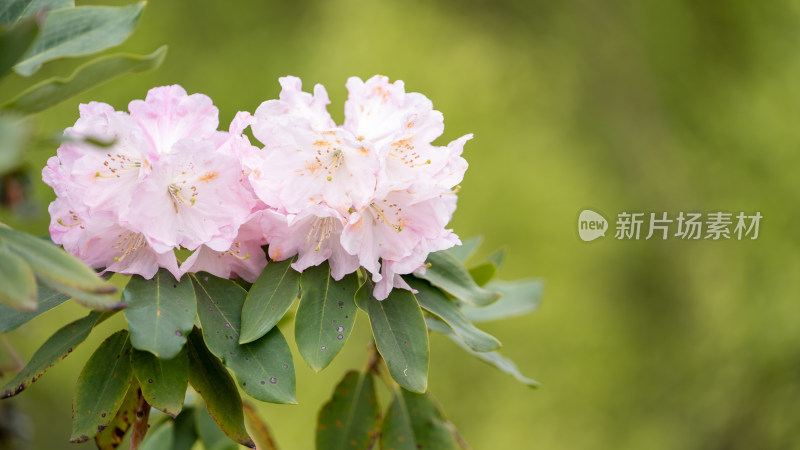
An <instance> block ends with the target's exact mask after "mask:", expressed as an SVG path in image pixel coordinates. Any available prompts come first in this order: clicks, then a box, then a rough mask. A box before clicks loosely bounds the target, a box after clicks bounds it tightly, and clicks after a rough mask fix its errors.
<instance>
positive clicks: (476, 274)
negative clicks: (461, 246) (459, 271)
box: [469, 261, 497, 286]
mask: <svg viewBox="0 0 800 450" xmlns="http://www.w3.org/2000/svg"><path fill="white" fill-rule="evenodd" d="M496 273H497V266H496V265H495V264H494V263H492V262H488V261H487V262H483V263H480V264H478V265H477V266H475V267H472V268H470V269H469V275H470V276H471V277H472V279H473V280H474V281H475V283H476V284H477V285H478V286H483V285H485V284H486V283H488V282H489V281H491V280H492V278H494V275H495V274H496Z"/></svg>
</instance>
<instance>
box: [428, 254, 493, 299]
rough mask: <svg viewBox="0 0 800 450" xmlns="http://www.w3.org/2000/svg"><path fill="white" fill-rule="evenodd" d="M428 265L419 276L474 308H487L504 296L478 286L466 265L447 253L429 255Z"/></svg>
mask: <svg viewBox="0 0 800 450" xmlns="http://www.w3.org/2000/svg"><path fill="white" fill-rule="evenodd" d="M428 264H429V266H428V268H427V269H426V270H425V273H424V274H422V275H418V276H419V277H420V278H423V279H425V280H428V281H430V283H431V284H432V285H434V286H436V287H438V288H440V289H442V290H443V291H445V292H447V293H448V294H450V295H452V296H453V297H455V298H457V299H459V300H461V301H464V302H466V303H469V304H471V305H473V306H485V305H488V304H490V303H492V302H494V301H496V300H497V299H499V298H500V297H501V295H502V294H500V293H499V292H492V291H488V290H486V289H483V288H482V287H480V286H478V284H477V283H475V280H473V279H472V276H471V275H470V274H469V271H468V270H467V268H466V267H464V264H463V263H461V261H459V260H458V258H456V257H455V256H453V255H452V254H450V253H448V252H446V251H443V252H436V253H431V254H430V255H428Z"/></svg>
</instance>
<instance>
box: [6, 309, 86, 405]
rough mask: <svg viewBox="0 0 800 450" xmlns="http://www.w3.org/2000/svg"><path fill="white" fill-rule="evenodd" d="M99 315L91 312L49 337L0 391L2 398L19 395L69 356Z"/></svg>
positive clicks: (84, 337)
mask: <svg viewBox="0 0 800 450" xmlns="http://www.w3.org/2000/svg"><path fill="white" fill-rule="evenodd" d="M100 315H101V313H99V312H95V311H93V312H91V313H89V315H88V316H86V317H84V318H83V319H79V320H76V321H74V322H72V323H70V324H68V325H65V326H64V327H62V328H61V329H60V330H58V331H56V332H55V334H53V335H52V336H50V337H49V338H48V339H47V341H45V343H44V344H42V346H41V347H39V349H38V350H36V352H35V353H34V354H33V357H32V358H31V360H30V361H29V362H28V364H27V365H26V366H25V367H24V368H23V369H22V371H21V372H20V373H18V374H17V376H16V377H14V379H13V380H11V381H9V382H8V384H6V385H5V386H3V387H2V389H0V392H2V393H3V394H2V398H8V397H12V396H14V395H17V394H19V393H20V392H22V391H23V390H24V389H25V388H27V387H28V386H30V385H31V383H34V382H36V380H38V379H39V378H40V377H41V376H42V375H44V373H45V372H47V369H49V368H50V367H52V366H53V365H54V364H56V363H58V362H59V361H61V360H62V359H64V358H66V357H67V356H69V354H70V353H72V350H73V349H74V348H75V347H77V346H78V344H80V343H81V342H83V341H84V339H86V336H88V335H89V332H91V331H92V327H94V326H95V324H96V323H97V321H98V319H99V318H100Z"/></svg>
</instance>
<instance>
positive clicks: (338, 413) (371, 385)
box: [317, 370, 380, 450]
mask: <svg viewBox="0 0 800 450" xmlns="http://www.w3.org/2000/svg"><path fill="white" fill-rule="evenodd" d="M379 418H380V411H379V409H378V401H377V398H376V396H375V381H374V380H373V378H372V374H370V373H369V372H367V373H358V372H356V371H354V370H351V371H349V372H347V373H346V374H345V376H344V378H343V379H342V381H340V382H339V384H338V385H337V386H336V389H335V390H334V392H333V397H332V398H331V399H330V400H329V401H328V403H326V404H325V405H324V406H323V407H322V409H321V410H320V411H319V416H318V417H317V448H318V449H323V448H324V449H326V450H340V449H368V448H370V444H371V442H372V441H373V438H374V435H375V433H376V432H377V428H378V419H379Z"/></svg>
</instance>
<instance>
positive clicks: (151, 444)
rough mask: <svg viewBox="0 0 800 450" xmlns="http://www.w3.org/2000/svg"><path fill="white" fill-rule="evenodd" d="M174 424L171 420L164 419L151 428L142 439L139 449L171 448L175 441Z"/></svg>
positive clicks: (161, 449)
mask: <svg viewBox="0 0 800 450" xmlns="http://www.w3.org/2000/svg"><path fill="white" fill-rule="evenodd" d="M174 429H175V424H174V423H172V421H171V420H165V421H164V422H162V423H161V425H159V426H158V427H156V429H155V430H151V431H150V432H149V433H147V436H145V438H144V441H142V444H141V445H140V446H139V450H166V449H172V448H173V443H174V441H175V433H174Z"/></svg>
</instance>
